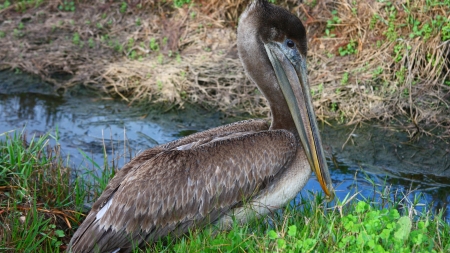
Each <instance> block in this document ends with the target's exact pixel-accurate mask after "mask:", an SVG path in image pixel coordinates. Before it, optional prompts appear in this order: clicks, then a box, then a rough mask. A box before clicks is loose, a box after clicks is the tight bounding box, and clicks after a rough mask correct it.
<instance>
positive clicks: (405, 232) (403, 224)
mask: <svg viewBox="0 0 450 253" xmlns="http://www.w3.org/2000/svg"><path fill="white" fill-rule="evenodd" d="M411 226H412V225H411V220H410V219H409V217H407V216H403V217H401V218H400V219H398V221H397V228H398V229H397V231H396V232H395V233H394V237H395V238H396V239H398V240H406V239H408V236H409V233H410V232H411Z"/></svg>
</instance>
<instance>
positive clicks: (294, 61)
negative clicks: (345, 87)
mask: <svg viewBox="0 0 450 253" xmlns="http://www.w3.org/2000/svg"><path fill="white" fill-rule="evenodd" d="M237 45H238V50H239V57H240V59H241V61H242V63H243V66H244V69H245V70H246V72H247V75H248V76H249V77H250V79H252V80H253V82H255V83H256V84H257V85H258V87H259V89H260V90H261V92H262V93H263V94H264V96H265V97H266V98H267V100H268V102H269V105H270V109H271V112H272V125H271V129H286V130H289V131H291V132H293V133H294V134H295V135H296V136H297V138H299V139H300V141H301V143H302V147H303V149H304V152H305V154H306V157H307V159H308V162H309V164H310V166H311V168H312V170H313V171H314V172H315V174H316V176H317V179H318V181H319V183H320V185H321V187H322V189H323V190H324V192H325V194H326V195H327V199H328V200H331V199H333V198H334V189H333V186H332V183H331V178H330V173H329V171H328V167H327V163H326V161H325V155H324V152H323V148H322V142H321V140H320V134H319V130H318V126H317V121H316V116H315V113H314V110H313V106H312V99H311V95H310V91H309V83H308V76H307V69H306V54H307V39H306V30H305V27H304V26H303V24H302V22H301V21H300V19H298V17H296V16H295V15H293V14H291V13H290V12H289V11H287V10H285V9H283V8H281V7H278V6H275V5H272V4H270V3H268V2H267V1H264V0H256V1H254V2H253V3H252V4H250V5H249V7H248V8H247V9H246V11H245V12H244V13H243V14H242V15H241V18H240V21H239V26H238V36H237Z"/></svg>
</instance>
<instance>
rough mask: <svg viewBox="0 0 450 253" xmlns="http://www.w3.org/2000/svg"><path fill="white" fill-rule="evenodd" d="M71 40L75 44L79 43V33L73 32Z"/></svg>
mask: <svg viewBox="0 0 450 253" xmlns="http://www.w3.org/2000/svg"><path fill="white" fill-rule="evenodd" d="M72 42H73V44H75V45H80V42H81V40H80V34H79V33H77V32H76V33H74V34H73V37H72Z"/></svg>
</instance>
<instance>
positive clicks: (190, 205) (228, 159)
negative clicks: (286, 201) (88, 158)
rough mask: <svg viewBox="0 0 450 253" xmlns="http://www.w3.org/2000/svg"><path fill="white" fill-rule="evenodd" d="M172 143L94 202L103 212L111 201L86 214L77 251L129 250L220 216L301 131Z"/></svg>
mask: <svg viewBox="0 0 450 253" xmlns="http://www.w3.org/2000/svg"><path fill="white" fill-rule="evenodd" d="M181 140H182V139H181ZM169 144H170V143H169ZM169 144H168V145H166V146H165V147H159V153H157V154H151V155H152V156H151V157H150V152H149V154H146V156H147V157H149V159H148V160H145V161H142V162H141V163H140V164H135V165H134V166H130V167H131V168H130V169H129V171H128V172H127V173H126V174H125V175H122V178H123V179H122V181H121V182H119V184H117V185H115V186H113V187H110V189H112V190H110V191H111V195H110V196H108V197H107V198H105V197H104V199H103V200H102V204H101V205H99V204H97V203H96V204H97V212H98V210H100V209H101V208H102V207H104V206H105V204H106V202H107V201H108V200H109V201H110V202H109V203H108V205H109V208H107V210H105V209H104V210H105V212H104V215H103V216H102V217H100V218H98V219H97V218H96V217H95V216H96V215H95V214H96V213H97V212H93V214H89V215H88V217H87V218H86V221H85V223H86V222H87V223H88V224H86V225H85V223H83V225H82V227H83V226H85V227H84V228H83V233H82V234H79V235H78V237H77V239H76V240H74V239H72V240H73V243H72V242H71V243H72V245H71V246H72V251H73V252H81V251H82V252H91V251H93V250H94V249H97V250H100V251H101V252H104V251H111V250H115V249H117V248H121V249H125V248H129V249H130V250H131V248H132V247H133V246H137V245H139V244H142V243H145V241H150V242H151V241H153V240H155V239H158V238H160V237H163V236H166V235H167V234H169V233H172V234H174V235H179V234H182V233H185V232H187V229H189V228H190V227H192V226H193V225H194V224H195V225H196V227H201V226H202V225H204V224H207V223H211V222H214V221H215V220H217V219H218V218H219V217H220V216H221V215H223V214H224V213H225V212H227V211H228V210H229V209H230V208H232V207H234V206H236V205H239V203H241V201H243V200H245V199H249V198H251V197H252V196H253V195H254V193H255V192H256V191H257V190H258V189H260V188H261V187H263V186H264V185H265V184H266V183H267V181H268V180H270V179H271V178H272V177H274V176H275V175H276V174H277V173H278V172H279V171H280V170H281V169H282V168H283V167H284V166H286V165H287V163H289V161H290V159H291V157H292V156H293V155H294V154H295V152H296V141H295V137H294V136H293V134H292V133H290V132H288V131H285V130H276V131H264V132H257V133H250V134H246V135H243V136H238V137H233V138H223V139H220V140H218V141H210V142H207V143H205V144H202V145H198V146H195V147H193V148H191V149H187V150H176V149H173V148H176V147H178V146H180V145H185V143H183V142H182V141H180V142H178V144H177V145H169ZM161 150H162V151H161ZM94 206H95V205H94ZM80 229H81V227H80ZM74 237H75V236H74Z"/></svg>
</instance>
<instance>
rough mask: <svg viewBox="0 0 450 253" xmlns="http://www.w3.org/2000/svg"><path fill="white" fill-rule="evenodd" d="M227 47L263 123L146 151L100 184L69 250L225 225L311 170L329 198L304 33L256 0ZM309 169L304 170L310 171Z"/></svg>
mask: <svg viewBox="0 0 450 253" xmlns="http://www.w3.org/2000/svg"><path fill="white" fill-rule="evenodd" d="M237 45H238V50H239V56H240V59H241V61H242V63H243V65H244V68H245V70H246V72H247V74H248V75H249V77H250V78H251V79H252V80H253V81H254V82H255V83H256V84H257V85H258V87H259V89H260V90H261V92H262V93H263V94H264V95H265V96H266V98H267V100H268V102H269V105H270V109H271V111H272V123H271V125H270V127H268V126H267V123H266V122H265V121H263V120H247V121H241V122H237V123H234V124H229V125H225V126H222V127H218V128H213V129H210V130H207V131H204V132H201V133H196V134H193V135H190V136H187V137H185V138H182V139H179V140H176V141H173V142H170V143H167V144H164V145H160V146H157V147H155V148H152V149H149V150H146V151H144V152H143V153H141V154H140V155H138V156H137V157H135V158H134V159H133V160H132V161H130V162H129V163H128V164H126V165H125V166H124V167H123V168H122V169H121V170H120V171H119V172H118V173H117V174H116V175H115V177H114V178H113V179H112V180H111V181H110V182H109V184H108V186H107V187H106V189H105V191H104V192H103V194H102V195H101V196H100V198H99V199H98V200H97V201H96V202H95V203H94V205H93V207H92V210H91V212H90V213H89V215H88V216H87V217H86V220H85V221H84V222H83V224H81V226H80V227H79V228H78V230H77V231H76V233H75V234H74V236H73V238H72V239H71V241H70V245H69V249H68V250H69V251H70V252H130V251H131V250H132V248H133V247H134V246H141V247H142V246H145V245H146V244H147V243H152V242H154V241H155V240H158V239H159V238H161V237H164V236H166V235H169V234H170V235H172V236H178V235H181V234H183V233H186V232H187V231H188V230H189V229H190V228H193V227H194V226H195V227H196V228H201V227H204V226H206V225H208V224H214V225H216V226H218V227H219V228H222V229H226V228H228V227H229V226H230V225H231V223H232V220H233V219H232V218H231V217H234V219H235V220H237V221H239V222H246V221H247V220H248V219H252V218H256V217H259V216H261V215H264V214H267V213H268V212H270V211H271V210H275V209H278V208H280V207H282V206H283V205H285V204H286V203H287V202H288V201H289V200H291V199H292V198H294V197H295V195H296V194H297V193H298V192H299V191H300V190H301V189H302V188H303V186H304V185H305V184H306V182H307V181H308V179H309V177H310V174H311V171H312V170H314V171H315V173H316V175H317V178H318V181H319V182H320V184H321V186H322V188H323V190H324V191H325V194H326V195H327V196H328V197H329V198H333V197H334V190H333V187H332V184H331V179H330V175H329V172H328V168H327V164H326V162H325V157H324V153H323V149H322V145H321V140H320V136H319V132H318V127H317V122H316V118H315V114H314V112H313V106H312V102H311V97H310V92H309V87H308V79H307V70H306V51H307V45H306V31H305V28H304V27H303V25H302V23H301V21H300V20H299V19H298V18H297V17H296V16H294V15H292V14H291V13H290V12H289V11H287V10H285V9H283V8H281V7H277V6H274V5H272V4H269V3H268V2H266V1H264V0H256V1H254V2H252V3H251V4H250V5H249V6H248V7H247V9H246V10H245V12H244V13H243V14H242V16H241V18H240V22H239V26H238V38H237ZM311 168H312V169H311Z"/></svg>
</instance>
